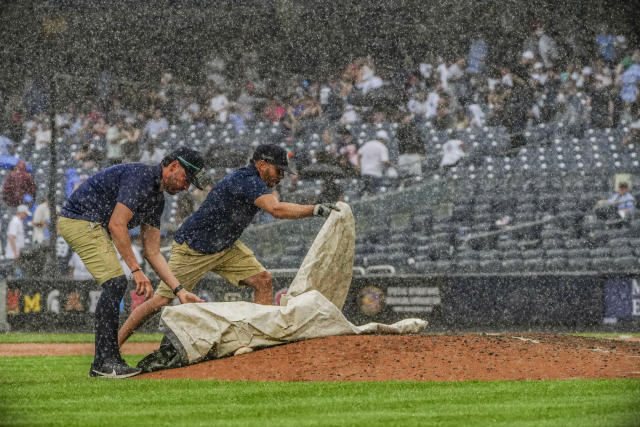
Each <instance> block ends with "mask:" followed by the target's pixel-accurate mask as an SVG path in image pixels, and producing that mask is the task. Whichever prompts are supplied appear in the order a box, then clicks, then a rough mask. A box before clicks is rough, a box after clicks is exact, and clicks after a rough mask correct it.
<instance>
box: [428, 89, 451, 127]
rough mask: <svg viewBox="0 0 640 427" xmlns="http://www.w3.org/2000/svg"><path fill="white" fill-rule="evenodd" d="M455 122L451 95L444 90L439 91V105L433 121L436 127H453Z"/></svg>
mask: <svg viewBox="0 0 640 427" xmlns="http://www.w3.org/2000/svg"><path fill="white" fill-rule="evenodd" d="M454 124H455V120H454V111H453V109H452V108H451V96H450V95H449V94H448V93H446V92H444V91H442V92H440V93H439V99H438V107H437V109H436V116H435V119H434V121H433V127H435V128H436V129H440V130H442V129H451V128H452V127H453V126H454Z"/></svg>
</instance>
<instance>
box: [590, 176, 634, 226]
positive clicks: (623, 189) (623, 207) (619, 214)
mask: <svg viewBox="0 0 640 427" xmlns="http://www.w3.org/2000/svg"><path fill="white" fill-rule="evenodd" d="M635 208H636V199H635V197H633V195H632V194H631V193H629V184H628V183H626V182H620V183H619V184H618V192H617V193H615V194H614V195H613V196H611V197H609V199H607V200H600V201H599V202H598V203H597V204H596V210H595V211H596V215H597V216H598V218H600V219H603V220H613V219H623V220H626V221H629V220H631V217H632V216H633V212H634V211H635Z"/></svg>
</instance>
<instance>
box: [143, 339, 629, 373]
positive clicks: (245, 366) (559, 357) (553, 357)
mask: <svg viewBox="0 0 640 427" xmlns="http://www.w3.org/2000/svg"><path fill="white" fill-rule="evenodd" d="M139 378H158V379H166V378H195V379H221V380H249V381H381V380H418V381H426V380H435V381H462V380H525V379H532V380H551V379H563V378H640V343H638V342H631V341H615V340H604V339H594V338H582V337H573V336H569V335H539V334H538V335H526V336H522V335H518V334H501V335H477V334H467V335H452V336H451V335H430V336H392V335H380V336H339V337H328V338H320V339H314V340H309V341H302V342H297V343H292V344H286V345H281V346H277V347H271V348H267V349H264V350H259V351H255V352H253V353H249V354H245V355H241V356H234V357H227V358H223V359H218V360H213V361H209V362H203V363H199V364H196V365H192V366H188V367H185V368H180V369H170V370H165V371H159V372H154V373H150V374H145V375H141V376H139Z"/></svg>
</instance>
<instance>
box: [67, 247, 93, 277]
mask: <svg viewBox="0 0 640 427" xmlns="http://www.w3.org/2000/svg"><path fill="white" fill-rule="evenodd" d="M68 266H69V277H71V279H73V280H93V275H92V274H91V273H90V272H89V270H87V267H86V266H85V265H84V263H83V262H82V260H81V259H80V255H78V253H77V252H73V255H71V258H69V264H68Z"/></svg>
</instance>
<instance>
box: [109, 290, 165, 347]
mask: <svg viewBox="0 0 640 427" xmlns="http://www.w3.org/2000/svg"><path fill="white" fill-rule="evenodd" d="M170 302H171V299H169V298H166V297H163V296H161V295H158V294H154V295H153V296H152V297H151V299H149V300H147V301H145V302H144V303H142V304H140V305H139V306H138V307H136V309H135V310H133V311H132V312H131V314H130V315H129V317H128V318H127V320H126V321H125V322H124V325H122V327H121V328H120V331H118V347H122V344H124V342H125V341H126V340H127V339H128V338H129V337H130V336H131V334H132V333H133V331H135V330H136V329H137V328H138V326H140V324H141V323H143V322H144V321H145V320H147V318H149V316H151V315H153V314H154V313H156V312H157V311H158V310H160V309H161V308H162V307H164V306H165V305H167V304H169V303H170Z"/></svg>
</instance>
